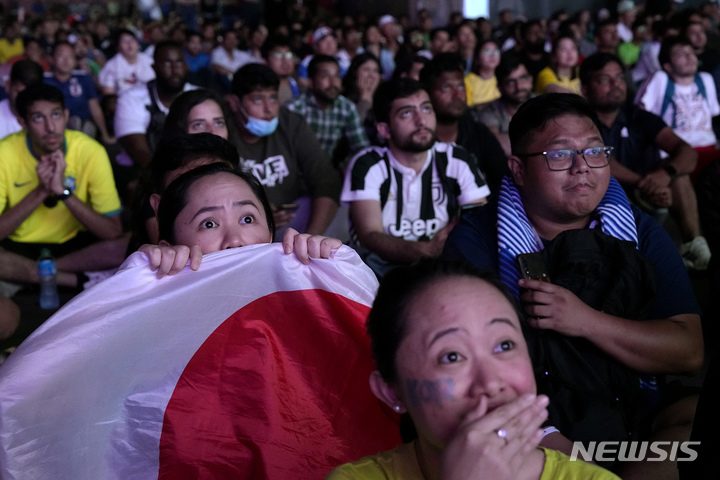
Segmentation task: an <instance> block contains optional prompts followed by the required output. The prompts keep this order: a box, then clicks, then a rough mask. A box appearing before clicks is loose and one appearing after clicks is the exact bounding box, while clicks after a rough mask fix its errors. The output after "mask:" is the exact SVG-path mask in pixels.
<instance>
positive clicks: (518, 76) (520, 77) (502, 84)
mask: <svg viewBox="0 0 720 480" xmlns="http://www.w3.org/2000/svg"><path fill="white" fill-rule="evenodd" d="M495 76H496V77H497V81H498V90H500V98H498V99H497V100H495V101H494V102H492V103H490V104H489V105H488V106H487V107H486V108H484V109H482V110H481V111H480V112H479V114H478V115H479V119H480V121H481V122H482V123H483V124H484V125H485V126H487V127H488V129H489V130H490V131H491V132H492V134H493V135H495V138H497V140H498V142H500V145H501V146H502V149H503V151H504V152H505V155H507V156H508V157H509V156H510V155H511V149H510V137H509V135H508V132H509V131H510V120H511V119H512V117H513V115H515V112H517V109H518V108H520V105H522V104H523V103H525V102H526V101H527V100H528V99H530V98H532V97H533V96H534V94H533V93H532V76H531V75H530V74H529V73H528V71H527V69H526V68H525V65H523V64H522V63H520V60H519V59H518V58H517V57H515V56H511V57H504V58H503V59H502V60H501V61H500V65H498V67H497V68H496V69H495Z"/></svg>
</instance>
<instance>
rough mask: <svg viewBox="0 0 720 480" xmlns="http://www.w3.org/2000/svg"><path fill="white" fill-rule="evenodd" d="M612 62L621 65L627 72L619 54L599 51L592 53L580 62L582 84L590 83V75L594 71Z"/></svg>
mask: <svg viewBox="0 0 720 480" xmlns="http://www.w3.org/2000/svg"><path fill="white" fill-rule="evenodd" d="M612 62H615V63H617V64H618V65H620V68H621V69H622V71H623V73H625V65H624V64H623V62H622V60H620V57H618V56H617V55H615V54H613V53H605V52H597V53H594V54H592V55H590V56H589V57H587V58H586V59H585V60H583V62H582V63H581V64H580V83H581V84H582V85H587V84H589V83H590V77H592V75H593V73H595V72H597V71H598V70H602V69H603V68H605V65H607V64H608V63H612Z"/></svg>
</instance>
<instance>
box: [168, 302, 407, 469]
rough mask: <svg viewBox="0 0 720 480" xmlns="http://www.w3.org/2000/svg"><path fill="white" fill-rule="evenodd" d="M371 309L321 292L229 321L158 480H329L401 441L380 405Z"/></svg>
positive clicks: (210, 345) (177, 395) (199, 358)
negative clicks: (373, 385) (338, 469)
mask: <svg viewBox="0 0 720 480" xmlns="http://www.w3.org/2000/svg"><path fill="white" fill-rule="evenodd" d="M368 312H369V307H367V306H365V305H362V304H360V303H357V302H354V301H352V300H349V299H347V298H345V297H343V296H341V295H337V294H334V293H329V292H326V291H324V290H301V291H294V292H276V293H273V294H271V295H267V296H265V297H262V298H259V299H257V300H255V301H253V302H252V303H249V304H247V305H245V306H244V307H243V308H241V309H240V310H238V311H237V312H235V313H234V314H233V315H231V316H230V317H229V318H228V319H226V320H225V321H224V322H223V323H222V324H221V325H220V326H219V327H218V328H217V329H216V330H215V331H214V332H213V333H212V334H211V335H210V336H209V337H208V339H207V340H206V341H205V342H204V343H203V345H202V346H201V347H200V348H199V349H198V351H197V352H196V353H195V355H193V357H192V359H191V360H190V362H189V363H188V364H187V366H186V368H185V370H184V371H183V373H182V375H181V376H180V379H179V380H178V382H177V385H176V387H175V390H174V392H173V395H172V397H171V398H170V401H169V402H168V405H167V408H166V410H165V416H164V420H163V427H162V435H161V438H160V469H159V475H158V477H159V478H160V479H163V480H164V479H173V480H182V479H196V478H243V479H246V478H248V479H249V478H252V479H261V478H263V479H264V478H324V476H325V475H326V474H327V473H328V472H329V471H330V470H331V469H332V468H333V467H335V466H337V465H339V464H342V463H345V462H348V461H353V460H357V459H359V458H361V457H362V456H364V455H369V454H373V453H377V452H379V451H382V450H387V449H389V448H393V447H395V446H397V445H398V444H399V443H400V437H399V431H398V423H397V421H398V417H397V416H396V415H395V414H394V413H392V412H390V411H389V409H387V408H384V407H383V406H382V405H381V403H380V402H379V401H378V400H377V399H376V398H375V397H374V396H373V394H372V393H371V392H370V388H369V386H368V378H369V375H370V373H371V372H372V370H373V369H374V363H373V361H372V358H371V354H370V342H369V339H368V337H367V334H366V332H365V326H364V325H365V319H366V318H367V314H368Z"/></svg>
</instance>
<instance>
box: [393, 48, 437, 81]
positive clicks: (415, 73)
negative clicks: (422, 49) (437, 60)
mask: <svg viewBox="0 0 720 480" xmlns="http://www.w3.org/2000/svg"><path fill="white" fill-rule="evenodd" d="M427 63H428V59H427V58H425V57H423V56H421V55H415V54H411V53H407V52H403V51H401V52H400V53H398V54H397V55H396V56H395V71H394V72H393V75H392V79H391V80H397V79H398V78H412V79H413V80H420V70H422V69H423V67H424V66H425V65H427Z"/></svg>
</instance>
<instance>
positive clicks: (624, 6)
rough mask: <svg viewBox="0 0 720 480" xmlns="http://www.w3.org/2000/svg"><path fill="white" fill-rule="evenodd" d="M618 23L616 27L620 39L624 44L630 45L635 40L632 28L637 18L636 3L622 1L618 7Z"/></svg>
mask: <svg viewBox="0 0 720 480" xmlns="http://www.w3.org/2000/svg"><path fill="white" fill-rule="evenodd" d="M617 14H618V23H617V25H616V26H615V28H616V29H617V33H618V37H620V40H622V41H623V42H626V43H629V42H632V40H633V32H632V26H633V23H635V19H636V18H637V10H636V9H635V2H633V1H632V0H621V1H620V2H618V6H617Z"/></svg>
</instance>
